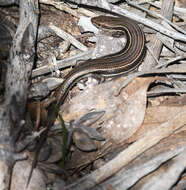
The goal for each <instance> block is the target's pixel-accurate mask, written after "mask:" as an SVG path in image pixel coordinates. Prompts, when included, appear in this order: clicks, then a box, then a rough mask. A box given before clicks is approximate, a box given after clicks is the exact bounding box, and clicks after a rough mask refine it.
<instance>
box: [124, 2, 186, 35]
mask: <svg viewBox="0 0 186 190" xmlns="http://www.w3.org/2000/svg"><path fill="white" fill-rule="evenodd" d="M127 3H128V4H129V5H131V6H133V7H136V8H138V9H140V10H142V11H145V12H146V13H148V14H149V15H151V16H153V17H156V18H160V19H162V20H163V21H165V22H166V23H167V24H169V25H170V26H172V27H173V28H175V29H176V30H177V31H178V32H181V33H183V34H186V32H185V30H183V29H182V28H180V27H179V26H178V25H176V24H174V23H173V22H171V20H169V18H168V16H167V15H166V14H162V15H161V14H158V13H156V12H153V11H151V10H148V9H146V8H144V7H142V6H139V5H138V4H137V3H134V2H132V1H129V0H127ZM162 6H163V4H162ZM171 12H173V10H172V11H171ZM172 14H173V13H172Z"/></svg>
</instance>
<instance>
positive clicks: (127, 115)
mask: <svg viewBox="0 0 186 190" xmlns="http://www.w3.org/2000/svg"><path fill="white" fill-rule="evenodd" d="M153 80H154V78H137V79H135V80H133V82H131V84H129V85H128V86H127V87H126V88H125V89H124V90H123V91H122V92H121V94H120V95H119V96H117V97H116V96H115V94H116V92H117V90H118V89H119V87H120V85H121V81H123V78H120V79H118V80H112V81H110V82H106V83H103V84H100V85H98V86H95V87H93V88H88V89H85V90H84V91H83V92H82V93H80V94H79V95H77V96H76V97H74V98H72V100H71V101H70V105H69V103H67V102H66V103H65V104H64V106H63V108H64V112H63V118H64V120H65V121H69V120H73V119H75V118H77V117H80V116H81V115H83V114H85V113H87V112H89V111H90V110H105V111H106V113H105V115H104V117H103V118H102V120H103V121H104V124H103V125H102V135H103V136H104V137H105V138H106V139H107V138H108V139H110V138H112V139H113V140H114V141H115V142H116V143H120V142H122V141H124V140H126V139H127V138H129V137H130V136H131V135H132V134H133V133H135V132H136V130H137V129H138V128H139V127H140V126H141V124H142V122H143V119H144V115H145V110H146V91H147V89H148V86H149V84H150V83H151V82H152V81H153Z"/></svg>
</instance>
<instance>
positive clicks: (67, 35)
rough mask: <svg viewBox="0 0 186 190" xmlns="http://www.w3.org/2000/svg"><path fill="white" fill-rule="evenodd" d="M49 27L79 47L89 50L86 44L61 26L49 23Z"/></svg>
mask: <svg viewBox="0 0 186 190" xmlns="http://www.w3.org/2000/svg"><path fill="white" fill-rule="evenodd" d="M49 28H50V29H51V30H52V31H54V32H55V33H56V34H57V35H58V36H59V37H60V38H63V39H64V40H66V41H68V42H70V43H71V44H72V45H74V46H75V47H77V48H78V49H80V50H82V51H87V50H88V48H87V47H86V46H84V45H83V44H82V43H80V42H79V41H78V40H76V38H74V37H73V36H72V35H70V34H68V33H67V32H65V31H63V30H61V29H60V28H58V27H56V26H54V25H53V24H50V25H49Z"/></svg>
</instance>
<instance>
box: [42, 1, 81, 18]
mask: <svg viewBox="0 0 186 190" xmlns="http://www.w3.org/2000/svg"><path fill="white" fill-rule="evenodd" d="M39 3H43V4H46V5H52V6H54V7H55V8H56V9H59V10H62V11H66V12H67V13H69V14H71V15H73V16H75V17H77V18H79V15H78V13H77V11H75V10H73V9H71V8H70V7H69V6H68V5H66V4H65V3H63V2H56V1H53V0H39Z"/></svg>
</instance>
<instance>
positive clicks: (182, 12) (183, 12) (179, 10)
mask: <svg viewBox="0 0 186 190" xmlns="http://www.w3.org/2000/svg"><path fill="white" fill-rule="evenodd" d="M149 4H150V5H152V6H154V7H157V8H160V7H161V2H158V1H155V2H149ZM174 14H177V15H180V16H184V17H185V16H186V9H185V8H183V7H177V6H175V7H174Z"/></svg>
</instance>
